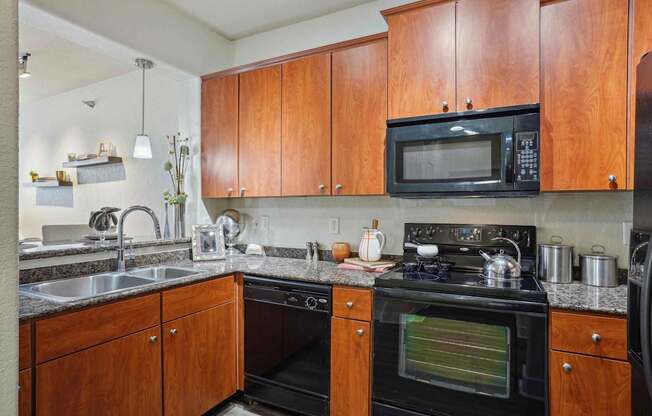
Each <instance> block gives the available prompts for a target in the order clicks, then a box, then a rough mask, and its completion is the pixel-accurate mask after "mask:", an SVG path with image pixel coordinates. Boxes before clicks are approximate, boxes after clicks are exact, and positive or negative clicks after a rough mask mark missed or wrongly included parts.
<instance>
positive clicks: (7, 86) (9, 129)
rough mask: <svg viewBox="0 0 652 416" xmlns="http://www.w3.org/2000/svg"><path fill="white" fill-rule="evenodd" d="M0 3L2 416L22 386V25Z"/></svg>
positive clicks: (10, 4)
mask: <svg viewBox="0 0 652 416" xmlns="http://www.w3.org/2000/svg"><path fill="white" fill-rule="evenodd" d="M17 8H18V5H17V2H16V0H0V97H2V98H1V99H0V148H1V149H2V151H0V178H2V180H1V181H0V192H2V198H0V234H1V235H2V239H0V414H2V415H7V416H11V415H15V414H16V413H17V388H16V386H17V384H18V379H17V377H18V325H17V324H18V321H17V304H18V257H17V248H16V247H17V242H16V239H17V235H18V195H17V191H18V179H17V175H16V172H17V166H18V77H17V74H18V69H17V57H18V22H17V18H18V17H17V10H18V9H17Z"/></svg>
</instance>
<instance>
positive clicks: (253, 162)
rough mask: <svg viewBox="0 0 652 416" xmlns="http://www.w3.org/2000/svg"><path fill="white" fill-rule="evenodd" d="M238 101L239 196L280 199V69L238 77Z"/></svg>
mask: <svg viewBox="0 0 652 416" xmlns="http://www.w3.org/2000/svg"><path fill="white" fill-rule="evenodd" d="M239 97H240V100H239V121H238V129H239V130H238V135H239V148H238V172H239V174H238V182H239V185H240V190H239V196H241V197H248V196H252V197H253V196H280V195H281V67H280V66H278V65H277V66H272V67H268V68H262V69H258V70H255V71H251V72H245V73H242V74H240V96H239ZM296 174H297V175H300V174H301V172H297V173H296Z"/></svg>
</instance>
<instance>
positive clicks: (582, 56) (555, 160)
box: [541, 0, 628, 191]
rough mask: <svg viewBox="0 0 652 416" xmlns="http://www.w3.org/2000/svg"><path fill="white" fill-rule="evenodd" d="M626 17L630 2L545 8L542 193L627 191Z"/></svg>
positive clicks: (566, 2)
mask: <svg viewBox="0 0 652 416" xmlns="http://www.w3.org/2000/svg"><path fill="white" fill-rule="evenodd" d="M627 16H628V1H627V0H563V1H555V2H551V3H547V4H544V5H543V6H542V8H541V47H542V48H541V59H542V74H541V76H542V78H543V83H542V99H541V134H542V138H541V190H542V191H572V190H582V191H588V190H609V189H618V188H620V189H622V188H624V187H625V183H626V178H625V175H626V165H627V137H626V122H627V18H628V17H627Z"/></svg>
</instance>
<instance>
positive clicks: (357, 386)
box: [331, 318, 371, 416]
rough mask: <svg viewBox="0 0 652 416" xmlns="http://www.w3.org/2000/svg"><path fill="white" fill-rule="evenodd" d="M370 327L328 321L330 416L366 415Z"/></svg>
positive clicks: (342, 321)
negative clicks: (329, 338)
mask: <svg viewBox="0 0 652 416" xmlns="http://www.w3.org/2000/svg"><path fill="white" fill-rule="evenodd" d="M370 406H371V324H370V323H369V322H363V321H355V320H352V319H342V318H332V319H331V416H348V415H357V416H363V415H369V414H370Z"/></svg>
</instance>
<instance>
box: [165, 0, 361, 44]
mask: <svg viewBox="0 0 652 416" xmlns="http://www.w3.org/2000/svg"><path fill="white" fill-rule="evenodd" d="M162 1H164V2H166V3H169V4H170V5H172V6H174V7H176V8H178V9H181V10H182V11H184V12H185V13H187V14H189V15H191V16H193V17H195V18H196V19H199V20H201V21H202V22H204V23H206V24H208V25H209V26H210V27H212V28H213V30H215V31H217V32H218V33H220V34H221V35H223V36H225V37H226V38H228V39H230V40H236V39H240V38H244V37H246V36H249V35H253V34H256V33H260V32H266V31H268V30H271V29H276V28H279V27H283V26H287V25H290V24H293V23H297V22H301V21H303V20H308V19H313V18H315V17H319V16H323V15H326V14H330V13H333V12H336V11H339V10H344V9H348V8H350V7H354V6H358V5H360V4H363V3H367V2H369V1H370V0H162Z"/></svg>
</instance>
